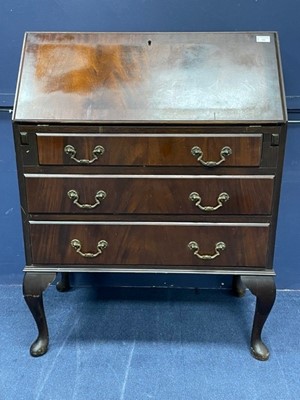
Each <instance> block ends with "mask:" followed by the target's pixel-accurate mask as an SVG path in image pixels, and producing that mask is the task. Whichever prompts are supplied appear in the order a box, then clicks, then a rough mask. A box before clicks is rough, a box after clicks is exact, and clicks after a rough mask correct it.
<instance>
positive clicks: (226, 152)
mask: <svg viewBox="0 0 300 400" xmlns="http://www.w3.org/2000/svg"><path fill="white" fill-rule="evenodd" d="M191 153H192V155H193V156H194V157H196V158H197V161H199V162H200V163H201V164H202V165H204V166H205V167H217V166H218V165H220V164H222V163H223V162H224V161H225V160H226V158H227V157H229V156H230V155H231V154H232V149H231V148H230V147H229V146H225V147H223V148H222V149H221V151H220V160H219V161H204V160H203V151H202V149H201V148H200V147H199V146H194V147H192V149H191Z"/></svg>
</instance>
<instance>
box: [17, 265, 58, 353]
mask: <svg viewBox="0 0 300 400" xmlns="http://www.w3.org/2000/svg"><path fill="white" fill-rule="evenodd" d="M55 277H56V273H43V272H40V273H35V272H26V273H25V275H24V281H23V295H24V299H25V301H26V303H27V305H28V307H29V310H30V312H31V314H32V315H33V318H34V320H35V322H36V325H37V329H38V337H37V338H36V340H35V341H34V342H33V343H32V345H31V347H30V354H31V355H32V356H33V357H38V356H42V355H43V354H45V353H46V351H47V349H48V343H49V335H48V327H47V321H46V316H45V311H44V305H43V291H44V290H45V289H47V288H48V286H49V285H50V284H51V283H52V282H53V281H54V279H55Z"/></svg>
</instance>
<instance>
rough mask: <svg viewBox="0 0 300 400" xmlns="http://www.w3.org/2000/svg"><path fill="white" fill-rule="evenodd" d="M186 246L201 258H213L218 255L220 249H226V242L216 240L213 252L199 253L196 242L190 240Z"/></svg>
mask: <svg viewBox="0 0 300 400" xmlns="http://www.w3.org/2000/svg"><path fill="white" fill-rule="evenodd" d="M188 248H189V249H190V250H191V251H192V252H193V253H194V255H195V256H196V257H198V258H200V259H201V260H214V259H215V258H216V257H219V256H220V251H223V250H225V249H226V244H225V243H224V242H217V243H216V244H215V253H214V254H199V245H198V243H197V242H194V241H191V242H190V243H189V244H188Z"/></svg>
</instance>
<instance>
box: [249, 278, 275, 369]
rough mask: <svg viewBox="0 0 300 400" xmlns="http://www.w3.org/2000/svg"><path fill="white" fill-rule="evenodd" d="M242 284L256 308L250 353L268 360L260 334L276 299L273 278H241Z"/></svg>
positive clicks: (257, 357)
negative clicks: (250, 294) (251, 296)
mask: <svg viewBox="0 0 300 400" xmlns="http://www.w3.org/2000/svg"><path fill="white" fill-rule="evenodd" d="M241 280H242V283H243V284H244V285H245V286H246V287H248V288H249V290H250V291H251V293H252V294H253V295H254V296H256V307H255V314H254V320H253V328H252V335H251V353H252V355H253V356H254V357H255V358H256V359H258V360H261V361H265V360H267V359H268V358H269V355H270V353H269V350H268V348H267V346H266V345H265V344H264V343H263V342H262V340H261V332H262V329H263V327H264V324H265V322H266V320H267V318H268V316H269V314H270V311H271V309H272V307H273V304H274V301H275V297H276V286H275V279H274V277H273V276H241Z"/></svg>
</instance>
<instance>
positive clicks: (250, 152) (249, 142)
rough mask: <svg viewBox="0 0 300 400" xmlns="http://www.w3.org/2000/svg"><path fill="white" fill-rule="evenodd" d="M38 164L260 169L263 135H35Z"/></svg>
mask: <svg viewBox="0 0 300 400" xmlns="http://www.w3.org/2000/svg"><path fill="white" fill-rule="evenodd" d="M37 146H38V160H39V163H40V164H41V165H74V166H76V165H77V166H78V165H86V166H104V165H105V166H125V165H126V166H197V165H198V166H199V167H213V168H217V167H218V166H222V167H223V166H224V167H226V166H231V167H232V166H236V167H239V166H241V167H248V166H250V167H252V166H259V165H260V160H261V152H262V134H218V135H215V134H159V135H153V134H152V135H150V134H138V135H137V134H129V133H128V134H111V135H109V134H105V135H103V134H84V135H80V134H63V133H61V134H60V133H56V134H53V133H49V134H48V133H37Z"/></svg>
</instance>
